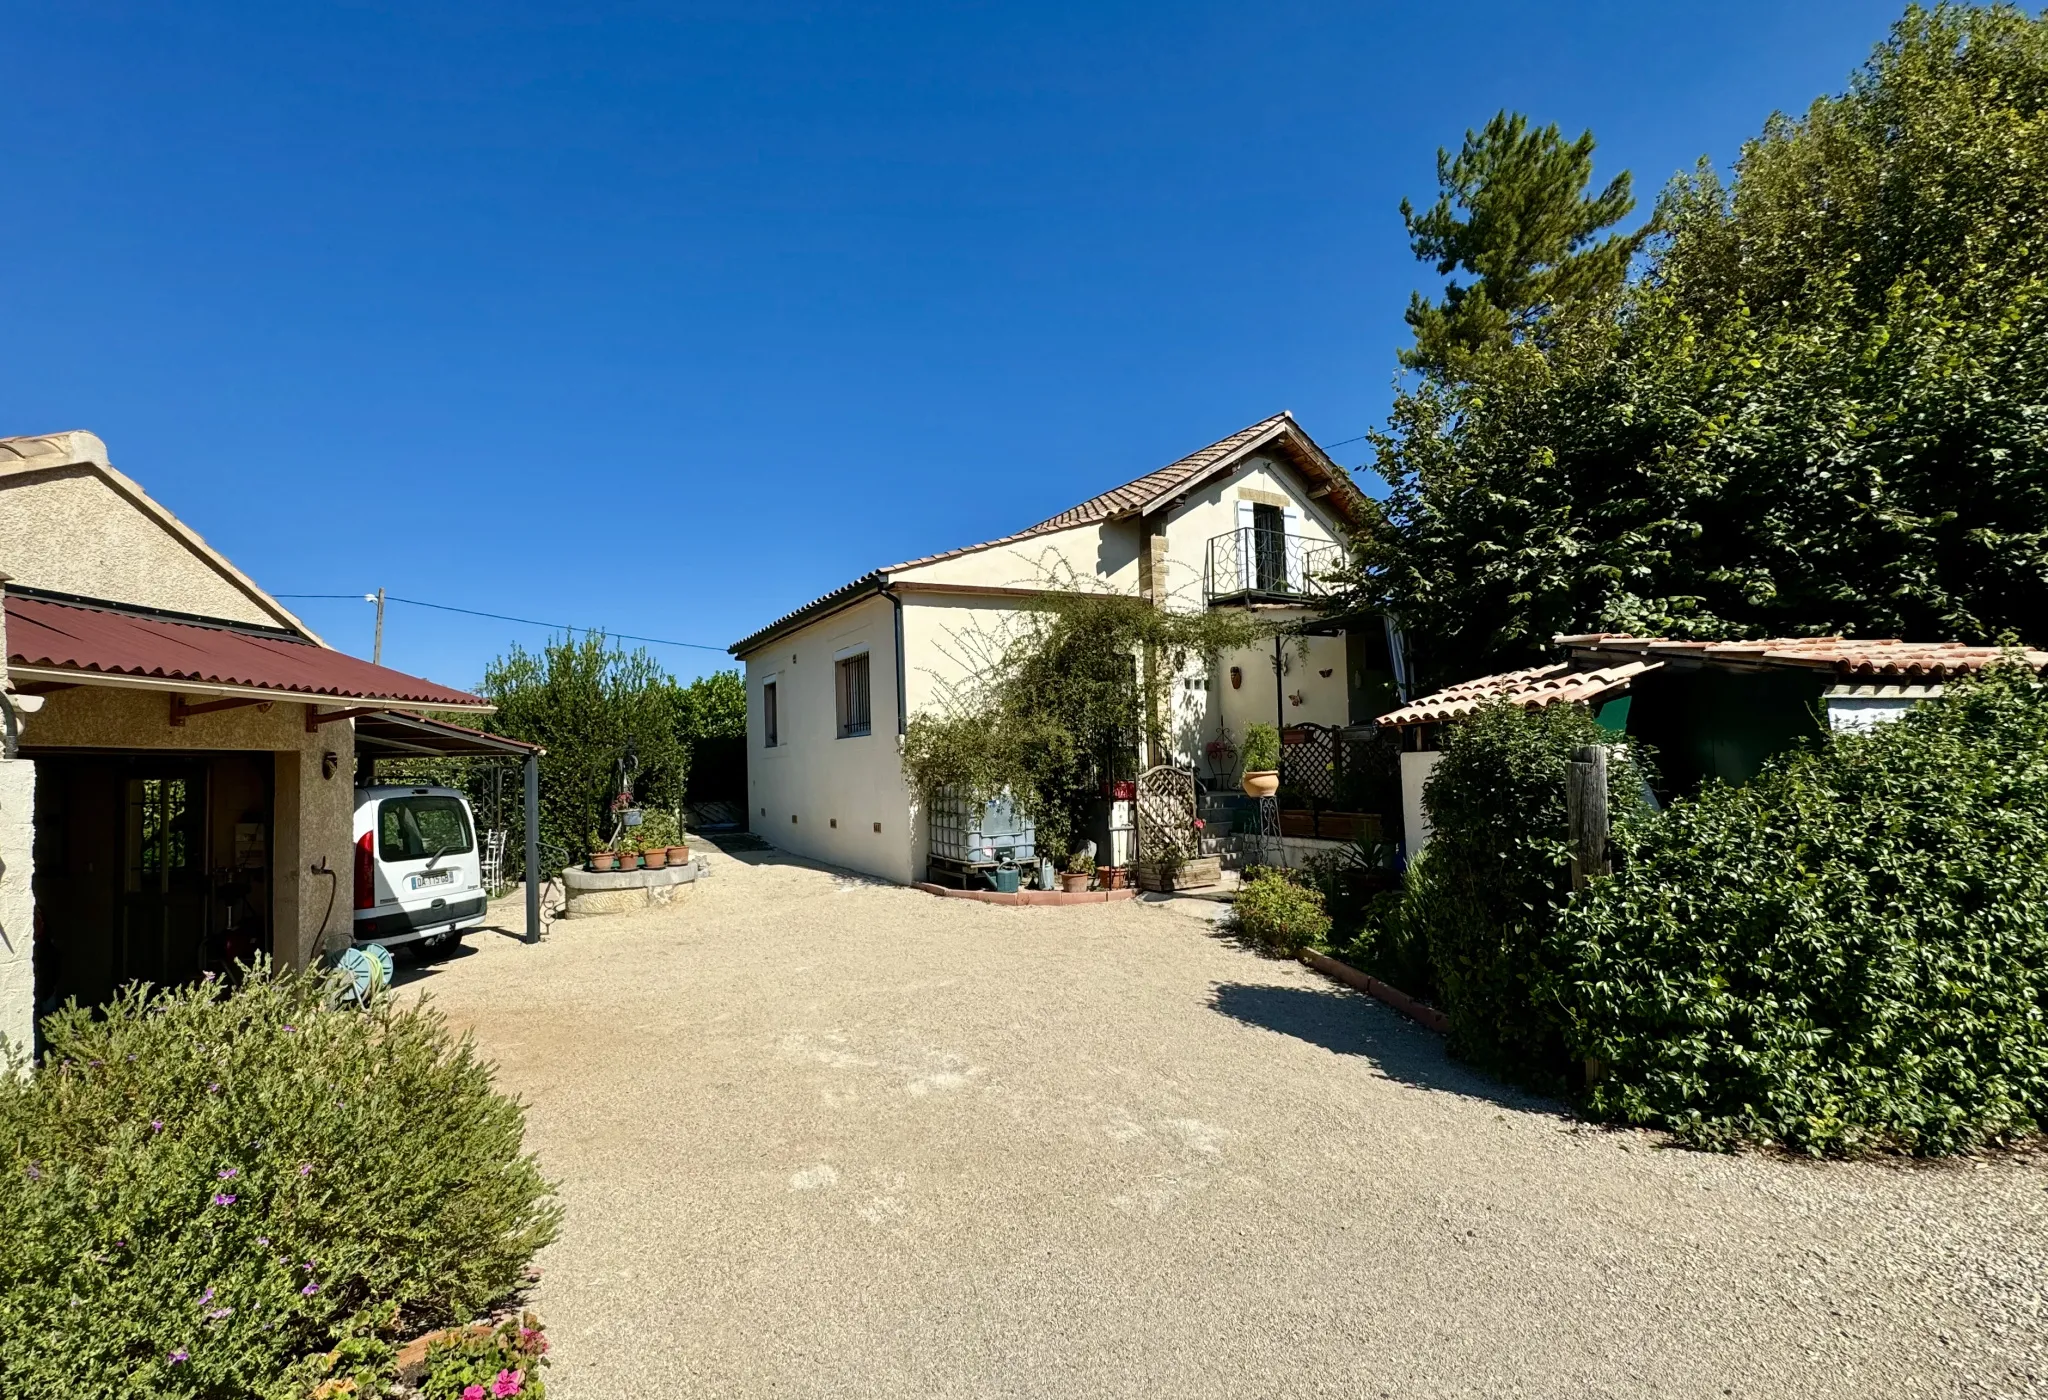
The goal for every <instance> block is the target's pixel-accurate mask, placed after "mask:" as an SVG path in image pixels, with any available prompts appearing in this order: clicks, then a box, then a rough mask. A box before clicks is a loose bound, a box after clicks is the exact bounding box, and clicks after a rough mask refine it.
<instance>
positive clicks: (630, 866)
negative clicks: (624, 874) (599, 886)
mask: <svg viewBox="0 0 2048 1400" xmlns="http://www.w3.org/2000/svg"><path fill="white" fill-rule="evenodd" d="M639 868H640V853H639V852H638V851H620V852H619V869H620V870H638V869H639Z"/></svg>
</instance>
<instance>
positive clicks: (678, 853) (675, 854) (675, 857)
mask: <svg viewBox="0 0 2048 1400" xmlns="http://www.w3.org/2000/svg"><path fill="white" fill-rule="evenodd" d="M668 863H669V864H670V865H688V864H689V863H690V848H689V847H688V846H685V845H684V844H683V843H682V842H680V841H678V842H676V843H674V844H673V845H671V846H670V847H669V848H668Z"/></svg>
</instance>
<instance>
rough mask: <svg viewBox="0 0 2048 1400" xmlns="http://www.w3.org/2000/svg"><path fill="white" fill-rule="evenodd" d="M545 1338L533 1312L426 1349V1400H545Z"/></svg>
mask: <svg viewBox="0 0 2048 1400" xmlns="http://www.w3.org/2000/svg"><path fill="white" fill-rule="evenodd" d="M547 1351H548V1339H547V1338H546V1337H545V1336H543V1335H542V1333H541V1329H540V1323H539V1321H538V1320H537V1319H535V1317H534V1315H533V1314H532V1313H527V1314H526V1315H525V1316H523V1317H517V1318H510V1317H508V1318H506V1319H505V1320H504V1321H503V1322H501V1323H499V1324H498V1325H497V1326H496V1327H493V1328H490V1329H488V1330H464V1331H460V1332H455V1333H451V1334H449V1335H447V1336H445V1337H440V1338H437V1339H436V1340H435V1341H434V1342H432V1343H431V1344H430V1345H429V1346H428V1347H427V1363H426V1376H425V1378H424V1379H422V1380H421V1382H420V1386H419V1389H420V1394H421V1395H422V1397H424V1400H505V1397H507V1396H517V1397H519V1400H546V1396H547V1393H548V1387H547V1382H546V1381H543V1380H542V1379H541V1378H540V1368H541V1367H543V1366H545V1365H547V1364H548V1361H547Z"/></svg>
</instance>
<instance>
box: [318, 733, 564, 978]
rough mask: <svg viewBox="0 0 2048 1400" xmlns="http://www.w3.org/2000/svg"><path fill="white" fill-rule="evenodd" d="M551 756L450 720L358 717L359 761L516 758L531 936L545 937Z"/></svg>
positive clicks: (518, 741)
mask: <svg viewBox="0 0 2048 1400" xmlns="http://www.w3.org/2000/svg"><path fill="white" fill-rule="evenodd" d="M545 752H547V750H545V749H543V748H542V747H541V746H540V745H539V744H529V743H527V742H526V741H525V740H523V739H508V738H506V737H505V736H504V735H502V734H486V733H484V732H483V731H482V730H480V729H468V728H465V727H464V726H462V725H459V724H450V723H449V722H448V721H446V720H440V719H429V718H427V717H426V716H424V715H410V714H402V713H399V712H396V711H372V712H368V713H364V714H359V715H357V716H356V757H357V758H358V759H367V760H375V759H379V758H488V759H496V760H498V761H500V762H504V761H506V760H510V759H517V760H518V761H519V765H520V769H521V782H522V786H523V788H524V793H523V798H524V801H523V807H522V810H523V811H524V814H525V820H524V821H523V822H522V823H521V825H523V826H524V827H525V828H526V842H525V849H524V851H523V852H522V853H521V854H522V861H521V866H520V868H521V870H522V871H523V872H524V874H525V882H526V936H527V937H528V938H538V937H540V932H541V928H540V887H541V881H540V880H539V879H538V878H536V877H537V875H538V873H539V871H540V756H541V755H542V754H543V753H545Z"/></svg>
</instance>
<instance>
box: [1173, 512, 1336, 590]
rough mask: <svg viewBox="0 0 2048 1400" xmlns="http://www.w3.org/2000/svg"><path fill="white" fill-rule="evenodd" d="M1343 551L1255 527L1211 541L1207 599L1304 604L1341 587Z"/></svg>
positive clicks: (1204, 577) (1205, 585)
mask: <svg viewBox="0 0 2048 1400" xmlns="http://www.w3.org/2000/svg"><path fill="white" fill-rule="evenodd" d="M1345 563H1346V560H1345V556H1344V550H1343V549H1342V548H1341V547H1339V546H1337V545H1334V544H1326V543H1324V542H1323V541H1321V540H1308V539H1303V538H1301V537H1300V536H1299V535H1285V534H1282V533H1281V532H1280V531H1278V530H1262V529H1259V528H1258V527H1256V526H1250V527H1247V528H1245V529H1241V530H1232V531H1230V532H1229V533H1228V534H1222V535H1217V536H1215V537H1214V538H1213V539H1211V540H1210V541H1209V556H1208V558H1207V559H1206V560H1204V561H1203V567H1202V601H1203V602H1204V603H1205V604H1215V603H1225V602H1229V603H1301V602H1305V601H1306V600H1308V599H1310V598H1321V597H1326V596H1328V595H1330V594H1332V593H1335V592H1336V591H1337V587H1336V584H1335V582H1334V576H1335V575H1336V574H1337V573H1338V572H1339V571H1340V570H1341V569H1343V567H1344V565H1345Z"/></svg>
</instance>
